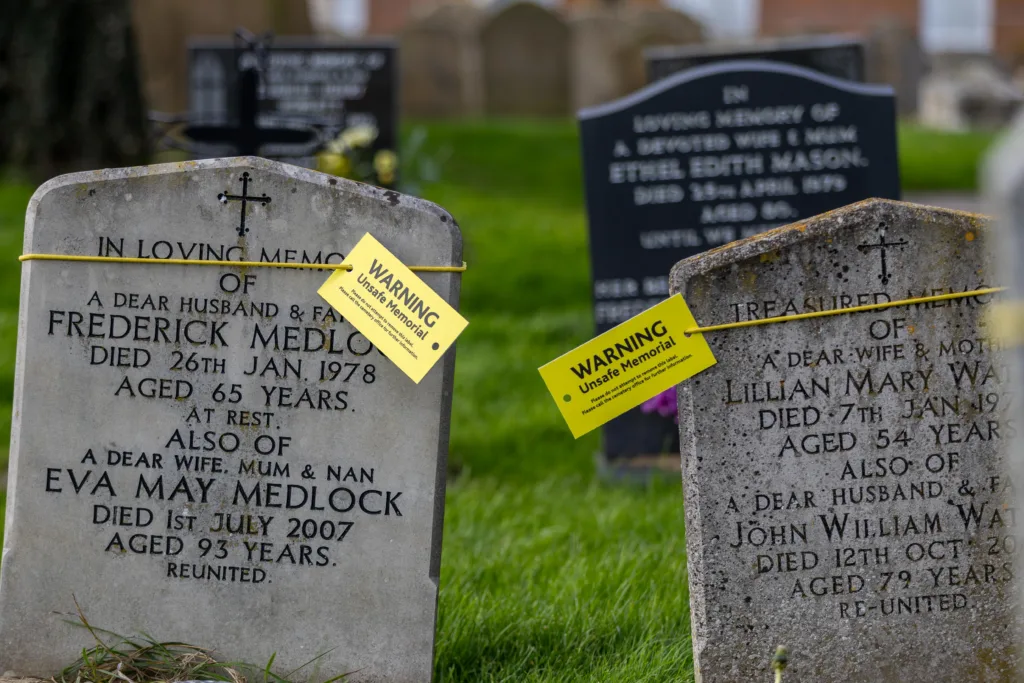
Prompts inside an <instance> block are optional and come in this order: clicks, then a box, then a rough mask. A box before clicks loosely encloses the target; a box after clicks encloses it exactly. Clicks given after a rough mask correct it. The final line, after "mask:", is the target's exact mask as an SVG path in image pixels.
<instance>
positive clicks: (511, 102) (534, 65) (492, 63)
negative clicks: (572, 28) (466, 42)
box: [480, 0, 572, 116]
mask: <svg viewBox="0 0 1024 683" xmlns="http://www.w3.org/2000/svg"><path fill="white" fill-rule="evenodd" d="M571 42H572V36H571V35H570V34H569V27H568V24H566V22H565V19H563V18H562V16H561V15H560V14H558V13H556V12H553V11H551V10H549V9H547V8H545V7H541V6H540V5H535V4H534V3H532V2H521V1H518V0H516V1H514V2H512V3H509V4H507V5H505V6H499V9H498V10H497V11H495V12H494V13H493V14H492V15H491V16H490V18H489V19H488V20H487V22H486V23H485V24H484V25H483V28H482V29H481V31H480V45H481V48H480V49H481V56H482V59H483V84H484V87H483V92H484V113H486V114H487V115H488V116H565V115H566V114H569V113H570V112H571V107H570V102H571V101H572V93H571V90H572V86H571V84H570V83H569V75H570V66H571V65H570V61H571Z"/></svg>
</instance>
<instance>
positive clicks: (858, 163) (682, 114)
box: [579, 62, 900, 471]
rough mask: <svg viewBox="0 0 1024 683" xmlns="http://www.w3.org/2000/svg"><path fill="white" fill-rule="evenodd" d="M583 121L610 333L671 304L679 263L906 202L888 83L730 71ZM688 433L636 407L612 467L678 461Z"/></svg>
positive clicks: (619, 424)
mask: <svg viewBox="0 0 1024 683" xmlns="http://www.w3.org/2000/svg"><path fill="white" fill-rule="evenodd" d="M579 119H580V138H581V144H582V147H583V176H584V183H585V187H586V197H587V216H588V224H589V229H590V256H591V268H592V271H591V272H592V277H593V279H594V299H595V302H594V308H595V311H594V312H595V318H596V323H597V330H598V332H604V331H606V330H608V329H610V328H612V327H614V326H615V325H617V324H619V323H621V322H622V321H624V320H626V319H628V318H631V317H632V316H634V315H636V314H637V313H639V312H641V311H643V310H645V309H647V308H649V307H650V306H652V305H654V304H655V303H657V302H658V301H661V300H662V299H663V298H664V297H665V296H666V295H667V293H668V272H669V269H671V268H672V266H673V265H674V264H675V263H676V262H677V261H679V260H680V259H683V258H686V257H687V256H691V255H693V254H698V253H700V252H702V251H705V250H707V249H710V248H713V247H716V246H720V245H722V244H725V243H727V242H731V241H733V240H737V239H741V238H745V237H749V236H751V235H754V234H756V233H759V232H763V231H765V230H769V229H771V228H775V227H778V226H779V225H783V224H785V223H789V222H791V221H793V220H796V219H800V218H808V217H810V216H814V215H816V214H819V213H822V212H824V211H828V210H830V209H835V208H838V207H840V206H844V205H846V204H849V203H851V202H855V201H859V200H861V199H867V198H868V197H884V198H888V199H898V198H899V196H900V184H899V168H898V166H897V161H896V120H895V106H894V104H893V96H892V90H891V89H890V88H887V87H885V86H866V85H862V84H859V83H852V82H850V81H840V80H836V79H833V78H830V77H828V76H824V75H822V74H819V73H817V72H814V71H810V70H807V69H801V68H798V67H794V66H790V65H788V64H779V63H771V62H722V63H718V64H712V65H708V66H702V67H697V68H694V69H690V70H688V71H685V72H681V73H677V74H673V75H672V76H670V77H669V78H666V79H664V80H662V81H659V82H657V83H655V84H653V85H650V86H648V87H646V88H644V89H643V90H640V91H638V92H636V93H634V94H633V95H631V96H629V97H626V98H624V99H621V100H618V101H615V102H611V103H608V104H606V105H602V106H599V107H594V108H593V109H586V110H583V111H582V112H580V114H579ZM676 435H677V431H676V428H675V423H674V421H673V419H672V418H671V417H668V418H666V417H662V416H661V415H658V414H645V413H644V412H643V411H642V410H641V409H640V408H637V409H634V410H632V411H630V412H629V413H627V414H626V415H624V416H622V417H620V418H617V419H615V420H613V421H612V422H611V423H609V424H608V426H606V427H605V429H604V437H605V438H604V458H605V464H606V465H608V467H609V468H611V469H614V470H616V471H634V470H636V469H638V468H643V467H647V465H646V464H645V463H648V462H650V461H651V459H652V458H651V456H656V455H658V454H662V453H675V452H677V451H678V449H677V441H676V438H677V436H676ZM656 462H657V461H656ZM677 465H678V462H675V463H673V468H674V466H677Z"/></svg>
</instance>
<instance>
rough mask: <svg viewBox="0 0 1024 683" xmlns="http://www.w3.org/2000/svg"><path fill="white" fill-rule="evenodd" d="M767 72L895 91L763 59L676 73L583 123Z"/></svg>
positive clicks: (589, 113) (873, 92) (867, 91)
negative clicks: (723, 79) (704, 84)
mask: <svg viewBox="0 0 1024 683" xmlns="http://www.w3.org/2000/svg"><path fill="white" fill-rule="evenodd" d="M753 72H763V73H766V74H774V75H780V76H783V77H789V78H792V79H802V80H804V81H813V82H817V83H820V84H822V85H825V86H828V87H831V88H833V89H835V90H837V91H843V92H848V93H852V94H855V95H861V96H866V97H892V96H893V92H894V91H893V88H892V87H891V86H888V85H878V84H864V83H856V82H853V81H846V80H842V79H840V78H835V77H833V76H829V75H827V74H824V73H821V72H820V71H815V70H813V69H808V68H806V67H802V66H796V65H793V64H784V63H781V62H772V61H768V60H759V59H736V60H728V61H723V62H715V63H712V64H705V65H703V66H696V67H693V68H692V69H685V70H683V71H679V72H676V73H674V74H672V75H671V76H666V77H665V78H663V79H661V80H659V81H656V82H654V83H651V84H650V85H648V86H646V87H644V88H641V89H640V90H637V91H636V92H634V93H632V94H630V95H627V96H626V97H623V98H621V99H618V100H614V101H612V102H606V103H604V104H601V105H598V106H596V107H590V108H588V109H581V110H580V111H579V113H578V115H577V116H578V118H579V119H580V120H586V119H594V118H598V117H602V116H609V115H613V114H617V113H619V112H622V111H624V110H626V109H629V108H630V107H634V106H636V105H638V104H641V103H643V102H647V101H649V100H654V99H655V98H657V97H659V96H662V95H665V94H666V93H668V92H670V91H672V90H674V89H675V88H677V87H678V86H680V85H684V84H689V83H696V82H698V81H701V80H703V79H712V78H716V77H720V76H722V75H727V74H734V73H753Z"/></svg>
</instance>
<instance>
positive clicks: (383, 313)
mask: <svg viewBox="0 0 1024 683" xmlns="http://www.w3.org/2000/svg"><path fill="white" fill-rule="evenodd" d="M345 263H346V264H348V265H350V266H352V270H336V271H334V273H333V274H332V275H331V276H330V277H329V278H327V282H325V283H324V284H323V285H321V286H320V289H319V290H317V293H318V294H319V295H320V296H322V297H323V298H324V299H326V301H327V303H329V304H330V305H331V306H333V307H334V308H335V309H337V311H338V312H339V313H341V314H342V315H343V316H345V319H346V320H347V321H348V322H350V323H352V325H353V326H354V327H355V328H356V329H357V330H359V331H360V332H362V333H363V335H365V336H366V338H367V339H369V340H370V341H371V342H373V345H374V346H376V347H377V348H378V349H380V351H381V352H382V353H383V354H384V355H385V356H387V357H388V358H389V359H390V360H391V361H392V362H393V363H394V364H395V365H397V366H398V367H399V369H401V371H402V372H404V373H405V374H407V375H409V377H411V378H412V380H413V381H414V382H416V383H417V384H418V383H419V381H420V380H421V379H423V376H424V375H426V374H427V371H428V370H430V368H432V367H433V366H434V363H436V362H437V361H438V360H439V359H440V358H441V356H443V355H444V352H445V351H447V350H448V347H449V346H451V345H452V343H454V342H455V339H456V337H458V336H459V335H460V334H461V333H462V330H464V329H465V328H466V325H468V324H469V323H468V322H467V321H466V319H465V318H463V317H462V316H461V315H459V312H458V311H456V310H455V309H454V308H452V307H451V306H449V305H448V302H446V301H445V300H444V299H442V298H441V297H440V296H439V295H438V294H437V292H435V291H434V290H432V289H431V288H430V287H429V286H427V283H425V282H423V280H421V279H419V278H418V277H417V276H416V274H415V273H413V272H412V271H411V270H409V269H408V268H406V267H405V265H404V264H403V263H402V262H401V261H399V260H398V258H396V257H395V255H394V254H392V253H391V252H390V251H388V250H387V249H385V248H384V245H382V244H381V243H380V242H378V241H377V240H376V239H374V238H373V236H372V235H370V234H369V233H367V234H365V235H363V238H362V239H361V240H359V243H358V244H357V245H356V246H355V248H353V249H352V251H351V252H349V254H348V258H346V259H345Z"/></svg>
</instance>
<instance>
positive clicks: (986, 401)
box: [673, 201, 1018, 682]
mask: <svg viewBox="0 0 1024 683" xmlns="http://www.w3.org/2000/svg"><path fill="white" fill-rule="evenodd" d="M985 231H986V226H985V224H984V221H983V220H982V219H980V218H977V217H974V216H970V215H967V214H957V213H955V212H947V211H941V210H928V209H925V208H923V207H911V206H910V205H904V204H899V203H896V202H885V201H873V202H863V203H861V204H857V205H854V206H852V207H848V208H846V209H842V210H839V211H836V212H832V213H831V214H827V215H825V216H821V217H818V218H815V219H812V220H810V221H808V222H807V223H805V224H799V225H795V226H791V227H789V228H786V229H783V230H782V231H776V232H773V233H769V234H767V235H764V236H762V237H759V238H757V239H756V240H753V241H749V242H747V243H742V244H741V245H739V246H736V247H734V248H732V249H727V250H723V251H719V252H714V253H712V254H709V255H706V256H702V257H697V258H694V259H690V260H688V261H684V262H682V263H681V264H680V265H679V266H677V267H676V269H675V270H674V274H673V277H674V280H673V284H674V287H675V288H676V291H682V292H683V293H684V296H685V297H686V299H687V301H688V302H689V304H690V306H691V309H692V310H693V311H694V315H695V317H696V318H697V320H698V321H701V322H705V323H711V322H727V321H730V320H732V321H747V320H756V319H762V318H767V317H771V316H779V315H790V314H799V313H806V312H813V311H822V310H833V309H845V308H851V307H854V306H858V305H865V304H874V303H881V302H888V301H896V300H898V299H907V298H912V297H922V296H932V295H940V294H951V293H957V292H967V291H973V290H977V289H981V288H986V287H991V286H992V285H993V284H995V283H993V282H991V281H990V280H989V278H990V277H991V275H990V270H989V268H988V263H987V255H986V254H985V252H984V247H983V246H982V238H983V237H984V234H985ZM993 296H994V295H992V294H978V295H973V296H968V297H966V298H960V299H953V300H945V301H934V302H928V303H918V304H911V305H907V306H899V307H894V308H889V309H885V310H879V311H874V312H865V313H857V314H849V315H840V316H831V317H825V318H819V319H816V320H801V321H793V322H785V323H775V324H769V325H764V326H759V327H751V328H744V329H733V330H723V331H720V332H714V333H711V334H709V335H708V340H709V342H710V343H711V346H712V349H713V350H714V352H715V356H716V358H718V360H719V363H718V365H716V366H715V367H713V368H711V369H709V370H708V371H706V372H705V373H703V374H702V375H700V376H699V377H697V378H694V380H693V381H692V382H691V383H688V384H689V386H687V385H685V384H684V385H683V390H682V391H681V400H680V411H681V417H680V423H681V434H682V438H683V442H684V451H683V459H684V479H685V487H686V493H687V497H686V508H687V510H686V512H687V540H688V544H689V549H690V555H689V561H690V572H691V573H690V582H691V591H692V593H691V595H692V604H693V614H694V620H693V629H694V648H695V654H696V659H697V663H698V665H699V668H700V671H701V677H700V680H703V681H706V682H707V681H725V680H738V679H740V678H749V677H755V676H756V675H758V674H759V673H760V672H761V671H762V670H763V668H764V666H765V662H766V661H767V660H768V659H769V658H770V657H771V653H772V651H773V649H774V647H775V646H776V645H778V644H780V643H783V644H785V645H787V646H788V647H789V650H790V652H791V653H792V656H791V669H789V670H787V675H786V678H787V680H789V679H791V678H792V680H794V681H811V680H813V681H840V680H842V681H846V680H872V681H897V680H898V681H904V682H906V681H922V682H923V681H934V680H956V679H957V678H967V677H971V676H973V677H975V678H976V679H978V680H993V681H1004V680H1005V681H1009V680H1015V678H1014V676H1015V675H1016V673H1015V671H1016V667H1017V633H1018V630H1017V623H1016V614H1015V611H1014V601H1015V592H1014V590H1013V577H1014V563H1013V559H1014V551H1015V544H1014V527H1015V524H1016V518H1015V508H1014V499H1013V483H1012V482H1011V480H1010V478H1009V477H1008V476H1007V475H1006V474H1005V472H1004V469H1003V456H1002V454H1001V448H1002V447H1003V444H1004V442H1005V441H1006V440H1008V439H1010V438H1012V437H1013V435H1014V434H1015V432H1016V430H1017V426H1016V425H1015V424H1014V421H1013V419H1012V418H1011V417H1009V416H1008V414H1007V410H1008V408H1009V406H1010V405H1011V404H1012V402H1013V400H1014V397H1013V394H1012V392H1011V388H1010V387H1008V386H1007V385H1006V383H1005V380H1006V366H1005V364H1004V362H1003V361H1002V359H1001V357H1000V349H999V348H998V347H997V346H996V345H995V344H993V343H992V342H991V341H990V340H989V339H988V337H987V333H986V330H985V328H984V326H983V324H982V322H983V320H984V318H983V315H984V311H985V310H986V308H987V305H988V304H989V303H990V302H991V301H992V300H993Z"/></svg>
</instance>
